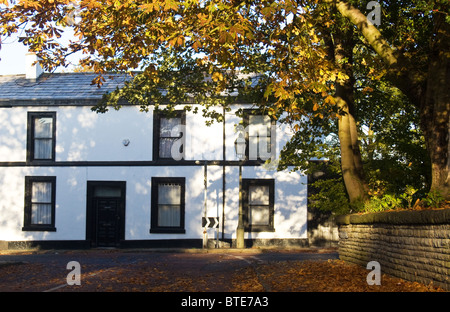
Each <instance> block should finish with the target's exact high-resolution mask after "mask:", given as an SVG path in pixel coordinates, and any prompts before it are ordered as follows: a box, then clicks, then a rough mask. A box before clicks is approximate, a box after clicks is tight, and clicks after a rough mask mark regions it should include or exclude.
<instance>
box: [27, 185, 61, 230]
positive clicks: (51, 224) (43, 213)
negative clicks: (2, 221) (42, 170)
mask: <svg viewBox="0 0 450 312" xmlns="http://www.w3.org/2000/svg"><path fill="white" fill-rule="evenodd" d="M55 189H56V177H25V211H24V227H23V230H24V231H56V228H55Z"/></svg>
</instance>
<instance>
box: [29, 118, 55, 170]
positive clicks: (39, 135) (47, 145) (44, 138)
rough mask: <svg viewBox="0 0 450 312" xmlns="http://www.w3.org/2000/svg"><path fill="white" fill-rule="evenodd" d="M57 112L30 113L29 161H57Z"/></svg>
mask: <svg viewBox="0 0 450 312" xmlns="http://www.w3.org/2000/svg"><path fill="white" fill-rule="evenodd" d="M55 123H56V113H55V112H29V113H28V139H27V161H29V162H33V161H54V160H55V134H56V127H55Z"/></svg>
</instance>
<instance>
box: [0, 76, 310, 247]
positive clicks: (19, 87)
mask: <svg viewBox="0 0 450 312" xmlns="http://www.w3.org/2000/svg"><path fill="white" fill-rule="evenodd" d="M39 74H40V73H37V75H36V76H33V75H31V76H29V77H28V78H27V76H26V75H12V76H0V242H1V245H3V246H4V247H7V248H18V247H22V246H40V247H42V248H90V247H109V246H119V247H123V248H126V247H165V246H172V247H181V246H190V247H202V245H203V243H204V242H205V238H208V239H209V240H212V241H213V242H217V241H221V242H227V243H231V245H232V246H234V245H235V243H236V232H237V227H238V220H239V207H240V204H242V206H241V207H242V212H243V217H242V220H243V225H244V231H245V234H244V235H245V242H246V246H256V245H260V244H278V245H297V246H304V245H306V244H307V188H306V183H307V177H306V176H305V175H302V174H301V173H299V172H289V171H280V172H278V171H276V170H274V169H273V168H270V166H266V165H264V160H265V159H266V158H267V157H268V155H269V156H274V155H275V156H276V155H277V154H276V153H278V152H279V150H280V148H281V147H283V145H284V142H286V140H288V139H289V137H290V135H291V134H290V131H289V128H287V127H286V126H283V125H280V124H276V123H274V122H272V121H271V119H270V118H268V117H265V116H262V115H258V113H254V112H252V111H250V110H249V111H248V114H247V115H246V117H245V118H244V119H245V123H244V125H246V126H248V127H247V128H246V129H245V131H244V132H242V133H246V136H245V141H244V143H245V144H246V155H245V158H244V159H242V160H240V159H239V158H238V155H237V153H236V142H239V140H238V138H239V133H240V132H239V131H237V130H242V129H237V127H236V125H238V124H239V122H240V118H238V117H237V116H236V114H235V111H236V110H237V109H238V108H242V106H243V105H244V104H236V105H235V106H234V107H233V109H232V111H231V112H227V113H226V114H225V120H224V121H223V123H215V124H213V125H212V126H207V125H206V124H205V120H204V119H203V117H202V116H201V115H200V114H193V113H189V112H184V111H183V110H179V111H177V112H176V114H174V115H172V116H165V115H162V114H161V113H156V112H155V111H152V110H150V111H149V112H140V111H139V107H135V106H132V105H125V106H124V107H123V108H122V109H121V110H120V111H114V110H113V111H109V112H107V113H105V114H97V113H95V112H93V111H92V110H91V107H92V106H94V105H95V104H96V103H97V101H98V100H99V99H100V98H101V96H102V94H103V93H104V92H106V91H111V90H113V89H115V88H116V86H117V85H121V84H122V83H123V81H122V78H120V76H116V77H115V79H113V80H108V81H107V82H106V83H105V85H104V86H103V87H102V88H100V89H98V88H97V87H96V86H91V85H90V83H91V80H92V78H93V77H94V76H93V74H87V73H60V74H45V73H44V74H41V75H40V76H39ZM180 107H181V106H180ZM244 108H251V105H244ZM243 137H244V136H243ZM240 177H241V179H240ZM240 190H241V191H242V193H241V194H242V197H241V201H240V200H239V198H240V197H239V193H240V192H239V191H240Z"/></svg>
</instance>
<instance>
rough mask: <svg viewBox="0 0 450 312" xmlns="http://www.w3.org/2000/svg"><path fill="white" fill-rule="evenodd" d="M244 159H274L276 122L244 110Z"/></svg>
mask: <svg viewBox="0 0 450 312" xmlns="http://www.w3.org/2000/svg"><path fill="white" fill-rule="evenodd" d="M244 126H245V127H246V129H245V130H246V131H245V141H246V153H245V154H246V159H247V160H264V161H265V160H268V159H271V158H272V157H274V156H275V155H273V153H275V143H276V138H275V134H276V131H275V130H276V128H275V127H276V122H275V120H272V118H270V117H269V116H268V115H264V114H262V113H260V112H258V111H256V112H254V111H252V110H246V111H245V114H244Z"/></svg>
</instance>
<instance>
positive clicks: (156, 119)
mask: <svg viewBox="0 0 450 312" xmlns="http://www.w3.org/2000/svg"><path fill="white" fill-rule="evenodd" d="M161 118H180V119H181V125H182V126H185V128H186V111H184V110H174V111H170V112H169V111H154V113H153V159H154V160H162V161H168V162H175V161H178V160H176V159H173V158H172V157H161V156H160V155H159V152H160V151H159V146H160V140H161ZM179 139H181V140H182V147H183V149H182V155H183V157H182V159H184V157H185V152H186V133H184V132H183V133H182V135H181V136H180V137H179Z"/></svg>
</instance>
